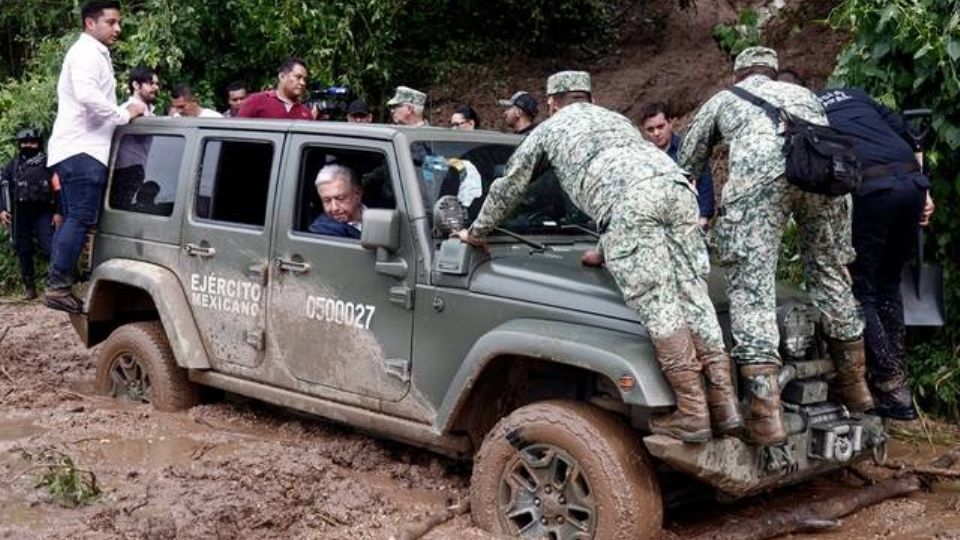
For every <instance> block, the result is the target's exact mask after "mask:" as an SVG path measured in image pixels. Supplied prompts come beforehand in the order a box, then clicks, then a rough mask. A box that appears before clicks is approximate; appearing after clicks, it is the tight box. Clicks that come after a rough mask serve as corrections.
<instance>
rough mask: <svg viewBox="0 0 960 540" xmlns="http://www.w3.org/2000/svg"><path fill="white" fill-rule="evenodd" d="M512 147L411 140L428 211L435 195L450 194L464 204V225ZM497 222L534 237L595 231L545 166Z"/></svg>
mask: <svg viewBox="0 0 960 540" xmlns="http://www.w3.org/2000/svg"><path fill="white" fill-rule="evenodd" d="M516 147H517V145H516V144H509V143H500V142H497V143H490V142H478V141H438V140H419V141H416V142H413V143H411V145H410V154H411V156H412V157H413V166H414V169H415V170H416V171H417V178H418V180H419V182H420V190H421V192H422V194H423V199H424V200H423V203H424V207H425V208H426V209H427V211H428V213H429V212H430V210H431V209H432V208H433V206H434V204H435V203H436V201H437V199H439V198H440V197H443V196H445V195H453V196H455V197H457V200H458V201H460V204H461V205H463V207H464V208H466V209H467V218H468V219H467V225H469V224H470V223H472V222H473V220H474V219H476V217H477V214H479V212H480V208H481V207H482V206H483V201H484V200H485V199H486V196H487V192H488V191H489V190H490V184H492V183H493V181H494V180H496V179H497V178H500V176H502V175H503V171H504V168H505V167H506V164H507V160H508V159H510V156H511V155H512V154H513V151H514V150H515V149H516ZM431 225H432V223H431ZM499 226H500V227H501V228H503V229H506V230H508V231H511V232H514V233H516V234H521V235H538V236H540V235H547V236H549V235H563V236H584V235H590V234H591V233H592V231H596V225H595V224H594V223H593V221H592V220H591V219H590V217H588V216H587V215H586V214H584V213H583V212H581V211H580V210H579V209H578V208H577V207H576V206H575V205H574V204H573V203H572V202H571V201H570V199H569V198H568V197H567V195H566V194H565V193H564V192H563V189H562V188H561V187H560V183H559V182H558V181H557V179H556V177H555V176H554V174H553V171H552V170H551V169H547V170H546V171H543V172H541V173H540V174H538V175H537V176H536V177H535V178H534V179H533V181H532V182H531V184H530V187H529V188H528V189H527V192H526V194H525V196H524V199H523V202H522V203H521V204H520V206H519V207H518V208H517V209H516V210H515V211H514V212H513V213H512V214H511V215H510V216H509V217H508V218H507V219H505V220H504V221H503V222H502V223H500V225H499ZM497 234H498V233H496V232H494V233H493V235H494V236H496V235H497Z"/></svg>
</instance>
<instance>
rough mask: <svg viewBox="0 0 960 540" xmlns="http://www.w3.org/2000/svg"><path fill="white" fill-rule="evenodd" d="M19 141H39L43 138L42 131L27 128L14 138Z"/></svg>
mask: <svg viewBox="0 0 960 540" xmlns="http://www.w3.org/2000/svg"><path fill="white" fill-rule="evenodd" d="M14 138H15V139H16V140H18V141H39V140H41V139H42V138H43V137H41V136H40V130H39V129H36V128H25V129H21V130H20V131H18V132H17V135H16V136H15V137H14Z"/></svg>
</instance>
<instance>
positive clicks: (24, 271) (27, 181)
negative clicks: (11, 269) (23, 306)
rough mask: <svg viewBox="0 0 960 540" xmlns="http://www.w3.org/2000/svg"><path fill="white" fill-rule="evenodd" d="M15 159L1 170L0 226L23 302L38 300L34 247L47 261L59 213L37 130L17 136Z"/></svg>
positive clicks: (22, 132) (49, 171) (20, 132)
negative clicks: (10, 248)
mask: <svg viewBox="0 0 960 540" xmlns="http://www.w3.org/2000/svg"><path fill="white" fill-rule="evenodd" d="M16 140H17V150H18V151H17V155H16V156H15V157H14V158H13V159H11V160H10V161H8V162H7V163H6V165H4V166H3V169H2V170H0V223H2V224H3V226H4V227H5V228H7V229H8V230H9V231H10V238H11V240H12V241H13V251H14V252H15V253H16V254H17V261H18V263H19V265H20V276H21V278H22V279H23V285H24V288H25V289H26V298H27V299H28V300H32V299H34V298H36V297H37V288H36V269H35V267H34V260H33V257H34V252H35V251H34V246H35V245H36V247H37V248H38V249H39V252H40V255H41V256H42V257H44V258H46V259H49V257H50V246H51V244H52V242H53V232H54V227H55V224H56V222H57V221H58V220H59V217H60V215H59V213H58V212H57V211H56V209H57V206H56V199H55V196H54V190H53V186H52V183H53V171H52V170H51V169H48V168H47V156H46V154H44V153H43V151H42V150H41V144H42V142H43V140H42V139H41V137H40V132H39V130H36V129H23V130H20V131H19V132H18V133H17V136H16Z"/></svg>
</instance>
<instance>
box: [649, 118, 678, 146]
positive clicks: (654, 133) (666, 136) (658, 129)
mask: <svg viewBox="0 0 960 540" xmlns="http://www.w3.org/2000/svg"><path fill="white" fill-rule="evenodd" d="M643 136H644V137H646V138H647V140H648V141H650V142H652V143H653V144H655V145H657V148H659V149H661V150H666V149H667V148H669V147H670V139H671V138H673V123H672V122H670V121H669V120H667V117H666V116H665V115H664V114H663V113H660V114H658V115H656V116H652V117H650V118H647V119H646V120H644V121H643Z"/></svg>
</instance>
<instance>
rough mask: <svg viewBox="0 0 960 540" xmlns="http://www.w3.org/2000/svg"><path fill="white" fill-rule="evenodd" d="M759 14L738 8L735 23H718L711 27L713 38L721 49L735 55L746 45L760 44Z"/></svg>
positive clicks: (748, 9)
mask: <svg viewBox="0 0 960 540" xmlns="http://www.w3.org/2000/svg"><path fill="white" fill-rule="evenodd" d="M761 37H762V36H761V31H760V14H759V13H757V12H756V11H754V10H752V9H750V8H745V9H742V10H740V16H739V17H738V18H737V23H736V24H718V25H716V26H714V27H713V39H715V40H717V45H718V46H719V47H720V49H721V50H723V51H726V52H728V53H730V56H736V55H738V54H740V52H741V51H743V50H744V49H746V48H748V47H754V46H756V45H760V38H761Z"/></svg>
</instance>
